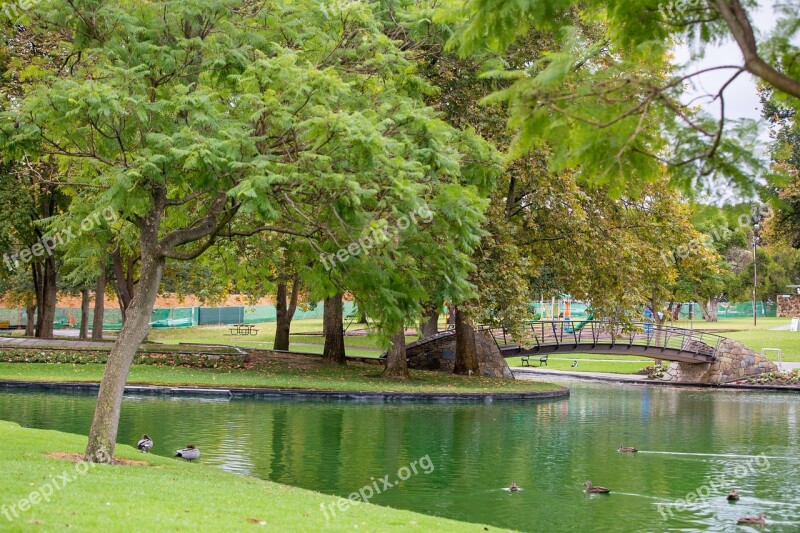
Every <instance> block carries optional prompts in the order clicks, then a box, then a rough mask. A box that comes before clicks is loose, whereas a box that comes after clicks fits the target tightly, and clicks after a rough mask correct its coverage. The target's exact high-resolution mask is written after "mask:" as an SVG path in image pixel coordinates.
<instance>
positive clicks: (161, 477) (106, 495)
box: [0, 422, 497, 531]
mask: <svg viewBox="0 0 800 533" xmlns="http://www.w3.org/2000/svg"><path fill="white" fill-rule="evenodd" d="M0 439H2V443H3V446H2V447H0V478H2V479H3V483H2V484H0V503H2V504H3V505H5V507H4V508H2V507H0V529H3V530H12V531H29V530H30V531H33V530H36V531H62V530H64V529H66V528H70V529H73V528H74V529H76V530H78V531H86V530H93V531H130V530H133V529H136V530H144V531H147V530H152V531H246V530H248V529H250V528H253V530H256V531H257V530H258V528H259V524H258V522H262V521H263V524H261V525H263V526H265V527H264V530H265V531H354V530H358V531H399V530H402V531H482V530H484V528H483V526H481V525H477V524H467V523H464V522H456V521H453V520H447V519H443V518H436V517H432V516H426V515H422V514H418V513H413V512H410V511H401V510H396V509H390V508H388V507H380V506H377V505H370V504H364V503H359V504H358V505H353V506H350V507H349V508H348V509H346V510H345V511H340V510H338V509H337V512H336V515H335V516H331V517H330V520H326V518H325V515H324V514H323V512H322V510H321V509H320V505H321V504H324V505H325V506H326V507H327V506H329V505H330V504H331V503H334V502H336V501H337V498H336V497H334V496H327V495H324V494H320V493H317V492H313V491H309V490H304V489H299V488H295V487H289V486H286V485H280V484H277V483H272V482H269V481H263V480H259V479H256V478H250V477H245V476H238V475H236V474H231V473H228V472H225V471H223V470H220V469H218V468H213V467H210V466H204V465H203V464H202V458H201V459H200V461H199V462H195V463H186V462H182V461H180V460H178V459H169V458H165V457H158V456H155V455H151V454H148V455H144V454H142V453H140V452H138V451H136V450H135V449H134V448H132V447H130V446H122V445H118V446H117V450H116V456H117V457H118V458H123V459H134V460H138V461H142V460H144V461H147V462H148V463H149V465H147V466H143V465H142V466H121V465H114V466H109V465H94V466H89V465H88V464H86V463H75V462H72V461H69V460H66V459H56V458H52V457H48V454H51V453H54V452H56V453H68V454H80V453H82V452H83V449H84V447H85V445H86V438H85V437H83V436H78V435H71V434H67V433H60V432H57V431H44V430H37V429H27V428H22V427H20V426H18V425H17V424H13V423H10V422H0ZM81 472H83V473H81ZM65 476H66V477H65ZM366 482H368V481H366ZM54 484H57V485H58V486H59V487H62V486H63V487H62V488H59V489H53V486H54ZM48 487H49V488H48ZM50 489H52V490H50ZM353 490H357V487H354V489H353ZM32 494H38V495H39V496H38V497H37V496H34V497H33V499H29V498H30V495H32ZM42 494H48V498H47V500H45V499H42V497H41V495H42ZM23 500H24V501H34V500H36V501H37V503H35V504H34V505H32V506H30V508H27V510H26V511H20V510H18V507H17V508H15V510H16V511H17V513H18V515H19V516H18V517H16V518H15V516H14V512H12V511H11V510H10V506H11V505H15V506H16V505H18V504H19V502H21V501H23ZM4 512H7V513H8V515H9V516H10V517H11V518H12V519H13V521H11V522H9V521H8V519H7V518H6V516H5V514H4ZM329 515H330V511H329ZM356 528H357V529H356ZM491 529H492V530H494V531H497V530H496V529H494V528H491Z"/></svg>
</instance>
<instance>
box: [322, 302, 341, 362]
mask: <svg viewBox="0 0 800 533" xmlns="http://www.w3.org/2000/svg"><path fill="white" fill-rule="evenodd" d="M342 296H343V294H342V293H341V292H337V293H336V294H335V295H333V296H331V297H330V298H325V308H324V309H323V314H322V317H323V318H322V320H323V322H324V324H325V326H324V329H325V347H324V348H323V350H322V358H323V359H324V360H325V362H327V363H331V364H339V365H343V364H345V363H346V362H347V359H346V358H345V352H344V321H343V319H342V308H343V306H342Z"/></svg>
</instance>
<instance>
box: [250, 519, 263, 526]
mask: <svg viewBox="0 0 800 533" xmlns="http://www.w3.org/2000/svg"><path fill="white" fill-rule="evenodd" d="M247 521H248V522H250V523H251V524H258V525H259V526H266V525H267V523H266V522H265V521H264V520H259V519H258V518H248V519H247Z"/></svg>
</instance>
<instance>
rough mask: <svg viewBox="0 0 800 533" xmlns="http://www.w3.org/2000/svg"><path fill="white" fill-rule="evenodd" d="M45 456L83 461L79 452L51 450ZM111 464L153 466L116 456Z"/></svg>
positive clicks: (74, 461) (77, 461)
mask: <svg viewBox="0 0 800 533" xmlns="http://www.w3.org/2000/svg"><path fill="white" fill-rule="evenodd" d="M47 457H50V458H53V459H63V460H66V461H72V462H73V463H80V462H82V461H83V455H81V454H79V453H64V452H52V453H48V454H47ZM112 464H115V465H120V466H153V465H151V464H150V463H148V462H147V461H134V460H133V459H117V458H114V461H113V463H112Z"/></svg>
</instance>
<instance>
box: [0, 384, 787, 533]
mask: <svg viewBox="0 0 800 533" xmlns="http://www.w3.org/2000/svg"><path fill="white" fill-rule="evenodd" d="M569 387H570V388H571V390H572V395H571V397H570V398H569V399H568V400H556V401H546V402H531V401H528V402H495V403H493V404H491V403H490V404H484V403H476V404H467V405H448V404H442V403H400V404H382V403H362V402H330V401H328V402H322V401H299V402H298V401H291V402H290V401H264V400H244V399H242V400H239V399H225V400H222V399H198V398H187V397H184V398H176V397H169V398H165V397H158V396H126V398H125V402H124V404H123V412H122V419H121V421H120V431H119V441H120V442H126V443H130V444H133V445H135V443H136V441H137V440H138V438H139V437H140V436H141V434H142V433H148V434H149V435H150V436H151V437H152V438H153V440H154V441H155V447H154V448H153V451H152V453H157V454H159V455H167V456H168V455H173V454H174V450H176V449H178V448H182V447H183V446H184V445H186V444H188V443H193V444H195V445H196V446H197V447H198V448H200V449H201V450H202V458H201V459H200V461H201V462H202V463H204V464H207V465H213V466H217V467H219V468H223V469H225V470H229V471H231V472H236V473H239V474H244V475H251V476H257V477H260V478H263V479H268V480H272V481H276V482H279V483H285V484H288V485H295V486H298V487H303V488H307V489H312V490H317V491H321V492H324V493H329V494H337V495H341V496H344V497H347V496H348V495H350V494H352V493H354V492H357V491H359V490H362V491H363V493H364V495H365V496H369V492H373V493H375V494H374V496H373V497H372V498H371V499H370V501H371V502H373V503H376V504H379V505H387V506H391V507H397V508H404V509H410V510H414V511H418V512H421V513H426V514H433V515H440V516H445V517H449V518H454V519H458V520H465V521H472V522H482V523H487V524H491V525H495V526H503V527H509V528H514V529H518V530H522V531H575V530H576V529H581V528H595V529H597V528H599V529H601V530H616V531H677V530H706V531H730V530H731V528H732V524H733V523H734V522H735V521H736V519H737V518H738V517H740V516H745V515H755V514H757V513H758V512H760V511H763V512H765V513H766V515H767V520H768V523H769V524H770V527H769V531H798V530H800V490H797V487H798V486H799V485H800V435H798V432H799V431H798V416H799V415H800V395H794V394H776V393H771V394H770V393H753V392H733V391H720V390H714V391H711V390H707V389H679V388H667V387H654V386H650V387H648V386H631V385H595V384H585V383H574V382H571V383H569ZM93 409H94V398H93V397H92V396H91V395H84V394H75V393H53V392H6V391H2V392H0V419H5V420H11V421H15V422H18V423H20V424H22V425H25V424H28V425H30V426H31V427H34V428H43V429H56V430H60V431H67V432H72V433H79V434H86V433H87V432H88V429H89V425H90V422H91V417H92V411H93ZM620 443H624V444H625V445H626V446H636V447H638V448H639V449H640V451H639V453H635V454H632V453H619V452H618V451H617V448H618V447H619V445H620ZM414 470H416V473H414ZM387 475H388V478H386V479H387V481H388V482H389V483H392V484H393V485H394V486H392V487H391V488H386V485H385V483H384V482H383V481H382V479H383V478H384V477H385V476H387ZM401 477H402V478H407V479H405V480H404V481H401V480H400V478H401ZM587 479H588V480H591V481H592V482H594V483H595V484H596V485H604V486H606V487H609V488H610V489H611V490H612V492H611V494H609V495H587V494H585V493H584V492H583V485H582V483H583V482H584V481H585V480H587ZM512 481H514V482H516V483H517V484H518V485H519V486H520V487H521V488H522V490H521V491H519V492H513V493H512V492H508V491H506V490H503V489H504V487H507V486H508V485H509V484H510V483H511V482H512ZM367 487H369V488H370V489H371V490H369V491H367ZM731 488H738V489H739V491H740V494H741V499H740V500H739V502H737V503H735V504H729V503H728V502H727V501H726V498H725V496H726V495H727V492H728V490H730V489H731ZM378 491H380V493H379V494H378V493H377V492H378ZM680 500H689V501H690V503H688V504H686V505H682V502H681V501H680ZM309 512H320V513H322V512H323V511H322V510H321V509H315V510H309ZM326 512H327V513H329V514H330V515H331V516H330V519H331V520H347V513H346V512H344V513H342V512H341V511H338V510H335V511H331V510H328V511H326ZM333 513H335V515H334V514H333Z"/></svg>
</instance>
